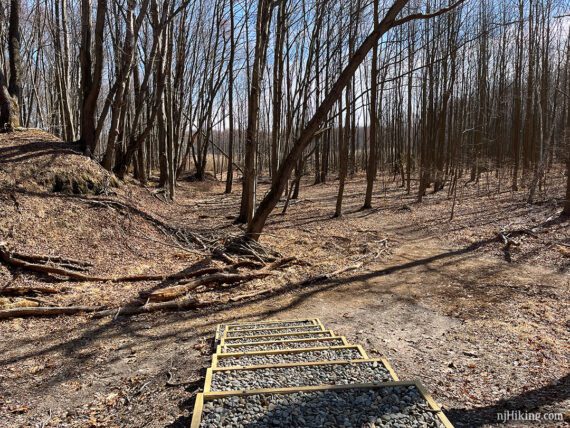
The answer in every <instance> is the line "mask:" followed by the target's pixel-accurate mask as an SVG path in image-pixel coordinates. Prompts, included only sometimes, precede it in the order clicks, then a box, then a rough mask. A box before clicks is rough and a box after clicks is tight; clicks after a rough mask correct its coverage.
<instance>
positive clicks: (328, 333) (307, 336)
mask: <svg viewBox="0 0 570 428" xmlns="http://www.w3.org/2000/svg"><path fill="white" fill-rule="evenodd" d="M332 336H333V332H332V331H331V330H329V331H317V332H314V333H301V334H283V335H278V336H247V337H229V338H227V339H224V342H223V344H224V345H233V344H238V343H256V342H268V341H270V340H274V341H276V342H277V341H280V340H298V339H319V338H323V337H332Z"/></svg>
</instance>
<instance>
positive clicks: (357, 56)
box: [247, 0, 408, 239]
mask: <svg viewBox="0 0 570 428" xmlns="http://www.w3.org/2000/svg"><path fill="white" fill-rule="evenodd" d="M407 3H408V1H407V0H397V1H395V2H394V4H393V5H392V6H391V7H390V9H389V10H388V11H387V12H386V15H385V17H384V19H383V20H382V22H381V23H380V25H379V26H378V30H376V31H373V32H372V33H371V34H369V35H368V37H366V39H364V41H363V42H362V44H361V45H360V46H359V48H358V49H357V50H356V52H355V53H354V55H352V57H351V58H350V60H349V62H348V64H347V65H346V67H345V68H344V69H343V71H342V73H341V74H340V75H339V76H338V78H337V80H336V82H335V83H334V84H333V86H332V88H331V89H330V91H329V92H328V94H327V95H326V97H325V98H324V100H323V101H322V102H321V103H320V104H319V106H318V107H317V109H316V111H315V113H314V115H313V117H312V118H311V120H310V121H309V122H308V123H307V125H306V126H305V128H304V129H303V131H302V132H301V134H300V135H299V138H297V140H296V141H295V143H294V144H293V147H292V149H291V151H290V152H289V155H288V156H287V157H286V158H285V160H284V161H283V163H282V164H281V166H280V168H279V171H278V179H277V180H276V181H275V183H274V184H272V186H271V189H270V190H269V192H268V193H267V195H266V196H265V198H263V200H262V201H261V203H260V205H259V207H258V209H257V211H256V213H255V216H254V218H253V219H252V221H251V222H249V224H248V228H247V235H248V236H249V237H250V238H252V239H258V238H259V235H260V234H261V231H262V230H263V227H264V226H265V222H266V221H267V217H269V214H270V213H271V211H273V209H274V208H275V206H276V205H277V203H278V202H279V198H280V197H281V194H283V190H284V189H285V186H286V185H287V180H288V179H289V176H290V175H291V171H292V170H293V167H294V166H295V164H296V162H297V159H298V158H299V157H300V156H301V155H302V153H303V150H304V149H305V147H307V145H308V144H309V143H310V142H311V140H312V138H313V136H314V135H315V133H316V132H317V131H318V129H319V126H320V124H321V122H322V121H323V120H324V119H325V118H326V116H327V114H328V113H329V111H330V109H331V107H332V106H333V105H334V103H335V102H336V101H337V100H338V99H339V98H340V96H341V95H342V91H343V90H344V88H345V87H346V85H348V83H349V82H350V80H351V79H352V77H353V76H354V73H355V72H356V70H357V69H358V67H359V66H360V64H362V61H364V59H365V58H366V55H367V54H368V52H370V50H371V49H372V48H373V47H374V45H376V44H377V43H378V40H379V39H380V37H381V36H382V35H383V34H385V33H386V32H387V31H388V30H389V29H390V28H392V26H393V25H394V21H395V19H396V16H397V15H398V13H399V12H400V11H401V10H402V9H403V8H404V6H405V5H406V4H407Z"/></svg>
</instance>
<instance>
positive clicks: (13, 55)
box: [8, 0, 22, 128]
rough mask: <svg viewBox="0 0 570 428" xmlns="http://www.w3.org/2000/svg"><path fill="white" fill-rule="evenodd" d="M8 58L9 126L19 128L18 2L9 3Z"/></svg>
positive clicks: (20, 70)
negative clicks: (10, 114) (10, 101)
mask: <svg viewBox="0 0 570 428" xmlns="http://www.w3.org/2000/svg"><path fill="white" fill-rule="evenodd" d="M8 57H9V60H10V61H9V62H10V82H9V83H8V93H9V94H10V96H11V97H12V119H11V126H12V127H13V128H16V127H18V126H20V108H19V105H20V96H21V86H22V84H21V73H22V59H21V57H20V0H11V1H10V23H9V26H8Z"/></svg>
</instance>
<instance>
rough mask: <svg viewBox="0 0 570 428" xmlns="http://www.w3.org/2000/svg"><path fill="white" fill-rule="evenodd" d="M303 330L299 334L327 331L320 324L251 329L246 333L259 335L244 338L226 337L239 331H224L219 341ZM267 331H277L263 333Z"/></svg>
mask: <svg viewBox="0 0 570 428" xmlns="http://www.w3.org/2000/svg"><path fill="white" fill-rule="evenodd" d="M296 328H299V329H304V328H307V330H299V331H298V332H299V333H314V332H319V331H326V330H327V329H326V328H325V326H324V325H322V324H321V323H320V322H319V323H318V324H315V325H308V326H304V325H303V326H297V327H268V328H260V329H253V330H246V331H247V332H254V333H255V332H259V334H248V335H245V336H228V333H236V332H239V331H240V330H237V331H236V330H234V331H229V330H227V329H226V330H225V331H224V332H223V333H222V335H221V336H220V340H221V339H233V338H236V337H248V336H267V335H268V334H280V333H279V331H280V330H282V332H281V334H287V332H286V330H291V329H296ZM268 330H276V331H278V332H277V333H264V332H266V331H268ZM291 333H296V331H293V332H291Z"/></svg>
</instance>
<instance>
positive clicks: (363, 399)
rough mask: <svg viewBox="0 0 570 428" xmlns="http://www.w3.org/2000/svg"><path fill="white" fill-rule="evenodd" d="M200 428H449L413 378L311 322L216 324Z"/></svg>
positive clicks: (199, 406) (196, 418)
mask: <svg viewBox="0 0 570 428" xmlns="http://www.w3.org/2000/svg"><path fill="white" fill-rule="evenodd" d="M215 342H216V353H215V354H214V356H213V357H212V367H210V368H209V369H208V370H207V374H206V381H205V385H204V392H203V393H201V394H198V396H197V398H196V404H195V408H194V414H193V418H192V424H191V427H192V428H199V427H204V428H206V427H211V428H214V427H249V428H265V427H303V428H317V427H359V428H360V427H368V428H373V427H401V428H404V427H434V428H449V427H452V425H451V423H450V422H449V420H448V419H447V418H446V417H445V415H444V414H443V412H442V411H441V409H440V407H439V406H438V405H437V404H436V403H435V401H434V400H433V399H432V398H431V396H430V395H429V394H428V392H427V391H426V390H425V389H424V388H423V386H422V385H421V384H420V383H419V381H400V380H399V379H398V376H397V375H396V373H395V372H394V370H393V369H392V367H391V366H390V363H389V362H388V361H387V360H386V359H384V358H378V359H371V358H368V355H367V354H366V351H365V350H364V349H363V348H362V347H361V346H359V345H352V344H349V342H348V341H347V340H346V338H345V337H344V336H336V335H335V334H334V332H333V331H332V330H326V329H325V327H324V326H323V324H322V323H321V322H320V321H319V320H318V319H302V320H277V321H256V322H249V323H229V324H221V325H219V326H218V328H217V330H216V335H215Z"/></svg>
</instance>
